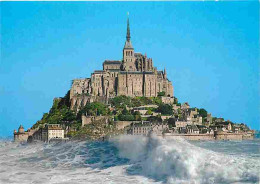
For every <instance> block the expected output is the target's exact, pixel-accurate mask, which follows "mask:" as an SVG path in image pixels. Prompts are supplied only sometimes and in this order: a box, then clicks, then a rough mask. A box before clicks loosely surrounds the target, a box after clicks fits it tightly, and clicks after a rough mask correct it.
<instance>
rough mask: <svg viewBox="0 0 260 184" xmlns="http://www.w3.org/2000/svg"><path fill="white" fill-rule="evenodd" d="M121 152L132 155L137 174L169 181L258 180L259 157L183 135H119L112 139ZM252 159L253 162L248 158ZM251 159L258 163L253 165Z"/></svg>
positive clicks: (124, 154) (255, 181)
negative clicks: (199, 144) (209, 145)
mask: <svg viewBox="0 0 260 184" xmlns="http://www.w3.org/2000/svg"><path fill="white" fill-rule="evenodd" d="M112 142H114V143H115V146H116V147H118V149H119V155H120V156H122V157H126V158H128V159H130V163H132V167H134V168H138V167H135V166H134V164H135V163H137V164H138V166H141V169H140V170H138V171H137V172H136V173H135V174H142V175H145V176H147V177H150V178H153V179H154V180H156V181H164V182H168V183H234V182H242V183H243V182H253V183H257V181H259V176H258V170H259V169H260V167H259V166H260V163H259V160H253V159H250V158H247V160H245V158H243V157H238V156H230V155H224V154H222V153H216V152H213V151H210V150H206V149H203V148H201V147H197V146H195V145H193V144H191V143H189V142H187V141H186V140H183V139H173V138H172V139H171V138H167V139H165V138H162V137H156V136H150V137H139V136H125V135H123V136H119V137H117V138H115V139H113V140H112ZM248 161H250V162H248ZM252 162H255V166H254V167H252Z"/></svg>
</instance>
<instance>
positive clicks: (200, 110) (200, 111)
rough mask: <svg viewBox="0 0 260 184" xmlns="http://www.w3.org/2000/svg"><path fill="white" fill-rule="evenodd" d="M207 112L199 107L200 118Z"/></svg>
mask: <svg viewBox="0 0 260 184" xmlns="http://www.w3.org/2000/svg"><path fill="white" fill-rule="evenodd" d="M207 114H208V112H207V111H206V110H205V109H203V108H202V109H199V115H200V116H201V117H202V118H206V117H207Z"/></svg>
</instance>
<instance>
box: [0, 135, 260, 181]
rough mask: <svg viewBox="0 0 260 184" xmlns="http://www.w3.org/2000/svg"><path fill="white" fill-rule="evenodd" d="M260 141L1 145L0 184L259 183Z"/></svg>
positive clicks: (133, 140) (137, 140)
mask: <svg viewBox="0 0 260 184" xmlns="http://www.w3.org/2000/svg"><path fill="white" fill-rule="evenodd" d="M259 149H260V140H259V139H255V140H252V141H195V142H188V141H185V140H182V139H178V140H176V139H163V138H157V137H150V138H147V137H139V136H118V137H116V138H114V139H111V140H109V141H105V142H88V141H73V142H68V143H56V144H43V143H37V144H18V143H13V142H11V141H9V140H1V141H0V183H1V184H2V183H3V184H5V183H25V184H28V183H37V184H38V183H44V184H69V183H73V184H78V183H79V184H81V183H131V184H132V183H259V171H260V154H259V151H260V150H259Z"/></svg>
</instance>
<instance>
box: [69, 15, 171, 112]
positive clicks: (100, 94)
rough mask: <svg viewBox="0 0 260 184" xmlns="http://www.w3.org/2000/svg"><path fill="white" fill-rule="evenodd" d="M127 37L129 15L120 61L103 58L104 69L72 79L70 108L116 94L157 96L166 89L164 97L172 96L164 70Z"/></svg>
mask: <svg viewBox="0 0 260 184" xmlns="http://www.w3.org/2000/svg"><path fill="white" fill-rule="evenodd" d="M130 38H131V36H130V26H129V18H128V19H127V34H126V41H125V45H124V48H123V59H122V61H121V60H105V61H104V62H103V70H95V71H94V73H92V74H91V78H85V79H74V80H73V83H72V86H71V89H70V99H71V102H72V103H71V105H72V107H74V106H77V107H79V106H81V105H85V104H86V103H87V102H93V101H98V100H105V99H108V98H112V97H115V96H119V95H125V96H131V97H134V96H145V97H156V96H157V95H158V92H165V96H168V97H173V86H172V83H171V81H169V80H168V79H167V74H166V69H164V71H159V70H157V68H156V67H154V66H153V60H152V59H151V58H148V57H147V56H146V55H142V54H141V53H137V52H135V51H134V47H133V46H132V43H131V39H130Z"/></svg>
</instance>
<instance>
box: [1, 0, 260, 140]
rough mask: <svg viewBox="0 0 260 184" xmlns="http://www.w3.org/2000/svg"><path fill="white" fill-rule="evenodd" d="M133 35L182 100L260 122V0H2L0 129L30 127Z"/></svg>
mask: <svg viewBox="0 0 260 184" xmlns="http://www.w3.org/2000/svg"><path fill="white" fill-rule="evenodd" d="M126 12H130V27H131V37H132V38H131V40H132V44H133V46H134V48H135V51H136V52H142V53H147V56H148V57H151V58H153V61H154V65H155V66H157V67H158V69H163V68H164V67H166V68H167V73H168V78H169V79H170V80H171V81H172V82H173V85H174V93H175V96H176V97H178V98H179V101H180V102H186V101H188V102H189V103H190V105H191V106H193V107H199V108H205V109H207V110H208V111H209V112H211V113H212V114H213V116H218V117H223V118H225V119H229V120H232V121H234V122H244V123H246V124H248V125H249V126H250V127H251V128H254V129H259V123H260V122H259V119H260V115H259V110H260V109H259V106H260V104H259V2H258V1H251V2H246V1H242V2H1V61H0V79H1V80H0V136H9V135H12V131H13V129H15V128H16V129H17V128H18V126H19V125H20V124H23V125H24V126H25V128H29V127H31V126H32V125H33V124H34V123H35V122H36V121H37V120H39V119H41V117H42V114H43V113H44V112H48V111H49V109H50V107H51V105H52V100H53V98H54V97H60V96H64V95H65V93H66V92H67V91H68V90H69V88H70V85H71V80H72V79H74V78H79V77H89V76H90V74H91V72H92V71H93V70H95V69H101V68H102V62H103V61H104V60H105V59H121V58H122V48H123V45H124V41H125V35H126Z"/></svg>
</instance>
